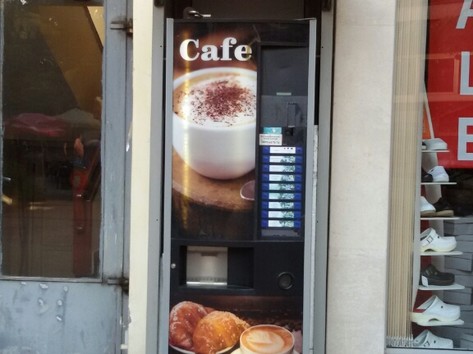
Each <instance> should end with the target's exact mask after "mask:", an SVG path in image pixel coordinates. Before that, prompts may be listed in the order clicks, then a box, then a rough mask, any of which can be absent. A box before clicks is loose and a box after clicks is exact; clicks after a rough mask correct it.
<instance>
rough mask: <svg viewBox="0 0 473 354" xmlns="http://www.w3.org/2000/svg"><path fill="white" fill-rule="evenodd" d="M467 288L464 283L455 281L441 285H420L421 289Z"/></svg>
mask: <svg viewBox="0 0 473 354" xmlns="http://www.w3.org/2000/svg"><path fill="white" fill-rule="evenodd" d="M462 289H465V286H464V285H461V284H457V283H454V284H452V285H446V286H440V285H429V286H424V285H419V290H426V291H436V290H437V291H438V290H462Z"/></svg>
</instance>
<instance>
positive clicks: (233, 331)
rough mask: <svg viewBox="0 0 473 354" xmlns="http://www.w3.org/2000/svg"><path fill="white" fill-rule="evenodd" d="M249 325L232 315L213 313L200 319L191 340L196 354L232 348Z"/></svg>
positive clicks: (223, 312)
mask: <svg viewBox="0 0 473 354" xmlns="http://www.w3.org/2000/svg"><path fill="white" fill-rule="evenodd" d="M248 327H249V324H248V323H246V322H245V321H243V320H241V319H240V318H238V317H237V316H235V315H234V314H232V313H230V312H225V311H213V312H211V313H209V314H208V315H207V316H205V317H204V318H202V319H201V320H200V321H199V323H197V326H196V327H195V330H194V335H193V336H192V340H193V342H194V351H195V353H196V354H215V353H217V352H218V351H220V350H223V349H226V348H231V347H233V346H234V345H235V344H236V343H237V342H238V340H239V339H240V335H241V333H242V332H243V331H244V330H245V329H247V328H248Z"/></svg>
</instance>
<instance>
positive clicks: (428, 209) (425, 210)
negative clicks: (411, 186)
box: [420, 196, 436, 216]
mask: <svg viewBox="0 0 473 354" xmlns="http://www.w3.org/2000/svg"><path fill="white" fill-rule="evenodd" d="M435 212H436V210H435V207H434V206H433V205H432V204H430V203H429V202H428V201H427V199H425V197H424V196H421V197H420V216H435Z"/></svg>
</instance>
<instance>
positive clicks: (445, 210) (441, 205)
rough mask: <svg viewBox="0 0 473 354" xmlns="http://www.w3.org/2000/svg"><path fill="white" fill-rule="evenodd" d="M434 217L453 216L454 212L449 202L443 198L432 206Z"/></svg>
mask: <svg viewBox="0 0 473 354" xmlns="http://www.w3.org/2000/svg"><path fill="white" fill-rule="evenodd" d="M432 205H433V206H434V208H435V216H454V214H455V213H454V211H453V208H452V206H451V205H450V203H449V202H447V201H446V200H445V198H442V197H440V198H439V200H437V201H436V202H435V203H434V204H432Z"/></svg>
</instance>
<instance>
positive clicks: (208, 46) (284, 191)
mask: <svg viewBox="0 0 473 354" xmlns="http://www.w3.org/2000/svg"><path fill="white" fill-rule="evenodd" d="M315 28H316V27H315V20H298V21H260V22H255V21H251V22H248V21H225V20H198V21H196V20H168V24H167V43H168V44H167V48H166V51H167V52H166V65H167V68H166V77H167V79H166V81H167V84H166V130H165V131H166V133H165V144H166V145H165V154H166V156H165V168H164V170H165V187H164V188H165V192H164V195H165V198H164V230H163V234H164V240H163V245H164V246H163V258H162V259H163V267H162V269H163V276H162V279H163V284H162V290H163V296H162V299H164V301H162V304H161V318H160V324H161V326H162V327H163V328H166V329H167V337H166V338H164V339H163V338H161V343H160V352H162V353H165V352H166V351H167V352H169V353H179V352H181V353H203V354H205V353H213V352H218V353H224V352H228V353H235V354H240V353H242V354H243V351H244V348H240V336H241V335H242V333H243V332H244V331H245V330H246V332H248V331H254V330H257V331H258V332H252V334H251V335H252V336H255V334H254V333H258V335H260V334H261V333H260V332H261V331H262V330H263V329H264V330H266V329H267V328H270V329H274V328H280V327H282V328H283V329H285V330H287V331H289V333H290V336H291V343H292V344H287V343H286V344H285V345H290V346H291V348H292V349H291V350H292V352H293V353H299V354H302V353H303V352H308V349H307V348H309V346H311V344H310V343H309V339H308V338H306V337H305V336H303V333H306V332H307V331H310V330H311V329H310V326H311V323H312V322H311V320H310V317H311V315H310V314H309V311H308V310H309V307H310V304H311V303H312V301H313V299H311V298H310V297H311V296H313V294H312V292H311V288H312V284H310V283H311V282H312V279H314V277H313V272H314V269H312V268H311V264H313V260H312V259H311V258H313V243H314V237H315V235H314V232H313V219H314V215H315V213H314V211H313V206H312V198H313V193H312V192H313V190H312V188H313V185H314V177H313V175H314V173H313V161H314V146H313V140H314V130H313V126H314V122H315V117H314V115H315V113H314V112H315V103H314V100H315V88H314V87H315V83H316V77H315V61H316V58H315V47H316V46H315V38H316V34H315ZM225 321H230V322H231V323H232V325H231V326H230V327H232V328H233V327H235V328H233V329H231V330H229V331H231V333H221V332H222V331H223V330H222V328H224V327H228V326H227V324H228V323H227V322H225ZM224 324H225V325H224ZM266 325H269V327H264V326H266ZM213 331H214V332H215V333H213ZM246 332H245V336H248V335H247V334H246ZM307 333H308V332H307ZM265 335H266V334H265ZM272 335H273V334H272ZM252 336H250V338H253V337H252ZM222 337H223V338H226V340H224V341H223V342H222V340H221V338H222ZM307 337H309V336H307ZM216 338H220V342H221V343H220V344H217V342H218V340H217V339H216ZM265 338H266V337H265ZM278 338H279V337H278ZM283 339H284V338H283ZM245 341H246V339H245ZM209 342H212V345H215V346H216V347H213V349H209V348H210V347H209V346H210V344H209ZM263 342H264V340H263ZM282 342H284V340H283V341H282ZM286 342H287V339H286ZM202 343H204V344H202ZM223 343H224V344H223ZM245 345H250V344H245ZM270 345H276V344H275V343H273V342H272V343H271V344H270ZM265 350H266V349H265ZM278 350H279V349H278ZM281 350H282V351H281V352H284V349H281ZM246 351H248V349H246ZM278 353H279V352H278Z"/></svg>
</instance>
